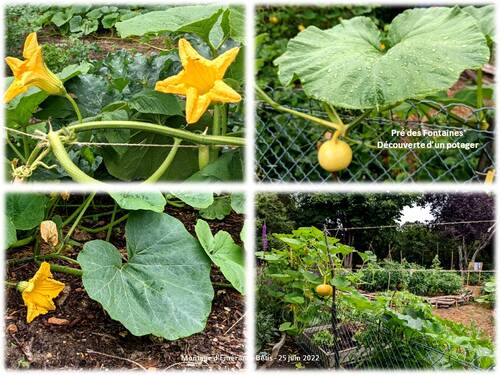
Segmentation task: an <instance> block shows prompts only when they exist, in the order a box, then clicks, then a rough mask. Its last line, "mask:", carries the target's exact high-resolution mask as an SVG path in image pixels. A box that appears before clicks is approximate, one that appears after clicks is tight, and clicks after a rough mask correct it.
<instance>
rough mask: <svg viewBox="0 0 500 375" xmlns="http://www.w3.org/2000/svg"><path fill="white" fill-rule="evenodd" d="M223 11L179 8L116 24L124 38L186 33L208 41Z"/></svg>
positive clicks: (188, 7) (142, 15)
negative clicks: (161, 33) (149, 34)
mask: <svg viewBox="0 0 500 375" xmlns="http://www.w3.org/2000/svg"><path fill="white" fill-rule="evenodd" d="M222 12H223V9H222V8H221V7H219V6H215V5H192V6H178V7H173V8H170V9H167V10H161V11H154V12H149V13H146V14H141V15H139V16H137V17H134V18H130V19H128V20H125V21H121V22H118V23H116V24H115V28H116V30H117V31H118V33H119V34H120V36H121V37H122V38H127V37H129V36H132V35H136V36H141V35H144V34H148V33H160V32H186V33H194V34H197V35H199V36H200V37H202V38H203V39H204V40H207V39H208V35H209V34H210V30H211V29H212V27H213V26H214V24H215V23H216V22H217V19H218V18H219V16H220V15H221V13H222Z"/></svg>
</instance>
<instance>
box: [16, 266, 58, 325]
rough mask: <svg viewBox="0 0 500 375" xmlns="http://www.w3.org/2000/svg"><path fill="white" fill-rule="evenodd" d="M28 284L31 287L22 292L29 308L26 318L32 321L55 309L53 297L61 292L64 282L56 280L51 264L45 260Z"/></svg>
mask: <svg viewBox="0 0 500 375" xmlns="http://www.w3.org/2000/svg"><path fill="white" fill-rule="evenodd" d="M28 285H29V287H27V288H26V289H25V290H24V291H23V292H22V297H23V301H24V304H25V305H26V306H27V308H28V312H27V315H26V320H27V321H28V323H30V322H31V321H33V319H35V318H36V317H37V316H38V315H40V314H46V313H47V312H48V311H51V310H55V308H56V306H55V304H54V302H53V301H52V299H54V298H55V297H57V296H58V295H59V293H61V291H62V290H63V289H64V283H61V282H60V281H57V280H54V279H53V278H52V273H51V272H50V264H49V263H47V262H43V263H42V264H41V266H40V269H39V270H38V271H37V272H36V273H35V275H34V276H33V277H32V278H31V279H30V281H29V283H28Z"/></svg>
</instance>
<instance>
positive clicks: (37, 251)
mask: <svg viewBox="0 0 500 375" xmlns="http://www.w3.org/2000/svg"><path fill="white" fill-rule="evenodd" d="M39 255H40V239H39V238H37V239H36V241H35V246H33V257H34V258H35V259H37V258H38V256H39Z"/></svg>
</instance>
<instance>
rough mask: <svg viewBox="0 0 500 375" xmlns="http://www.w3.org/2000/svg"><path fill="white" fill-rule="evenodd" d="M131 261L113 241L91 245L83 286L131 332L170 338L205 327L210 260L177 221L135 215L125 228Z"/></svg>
mask: <svg viewBox="0 0 500 375" xmlns="http://www.w3.org/2000/svg"><path fill="white" fill-rule="evenodd" d="M125 232H126V237H127V255H128V261H126V262H123V261H122V256H121V255H120V252H119V251H118V249H117V248H116V247H114V246H113V245H112V244H110V243H109V242H105V241H101V240H94V241H90V242H87V243H86V244H85V245H84V247H83V250H82V251H81V252H80V254H79V255H78V262H79V263H80V266H81V267H82V270H83V276H82V280H83V285H84V287H85V290H86V291H87V293H88V295H89V296H90V298H92V299H94V300H96V301H97V302H99V303H100V304H101V305H102V306H103V307H104V309H105V310H106V311H107V312H108V313H109V315H110V316H111V318H112V319H115V320H118V321H120V322H121V323H122V324H123V325H124V326H125V327H126V328H127V329H128V330H129V331H130V332H131V333H132V334H134V335H136V336H142V335H147V334H153V335H155V336H160V337H164V338H166V339H168V340H176V339H178V338H181V337H186V336H190V335H192V334H194V333H197V332H200V331H202V330H203V329H204V328H205V325H206V321H207V318H208V315H209V314H210V310H211V302H212V299H213V288H212V284H211V281H210V262H209V260H208V258H207V256H206V255H205V253H204V252H203V250H202V249H201V247H200V245H199V243H198V241H196V239H195V238H193V236H191V235H190V234H189V233H188V231H187V230H186V228H184V225H183V224H182V223H181V222H180V221H179V220H177V219H176V218H174V217H172V216H169V215H167V214H160V213H155V212H144V211H137V212H132V213H131V214H130V217H129V219H128V222H127V225H126V227H125Z"/></svg>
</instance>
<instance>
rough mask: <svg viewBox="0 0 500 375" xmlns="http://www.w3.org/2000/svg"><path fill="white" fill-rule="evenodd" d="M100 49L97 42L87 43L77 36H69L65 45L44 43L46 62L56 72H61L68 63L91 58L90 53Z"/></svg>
mask: <svg viewBox="0 0 500 375" xmlns="http://www.w3.org/2000/svg"><path fill="white" fill-rule="evenodd" d="M99 51H100V47H99V46H98V44H97V43H85V42H82V41H81V40H79V39H76V38H69V39H68V43H67V44H65V45H58V44H54V43H47V44H44V45H43V57H44V59H45V63H46V64H47V66H48V67H49V69H51V70H52V71H54V72H60V71H61V70H63V69H64V67H66V66H68V65H71V64H77V63H80V62H82V61H87V60H90V54H91V53H93V52H94V53H95V52H99Z"/></svg>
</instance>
